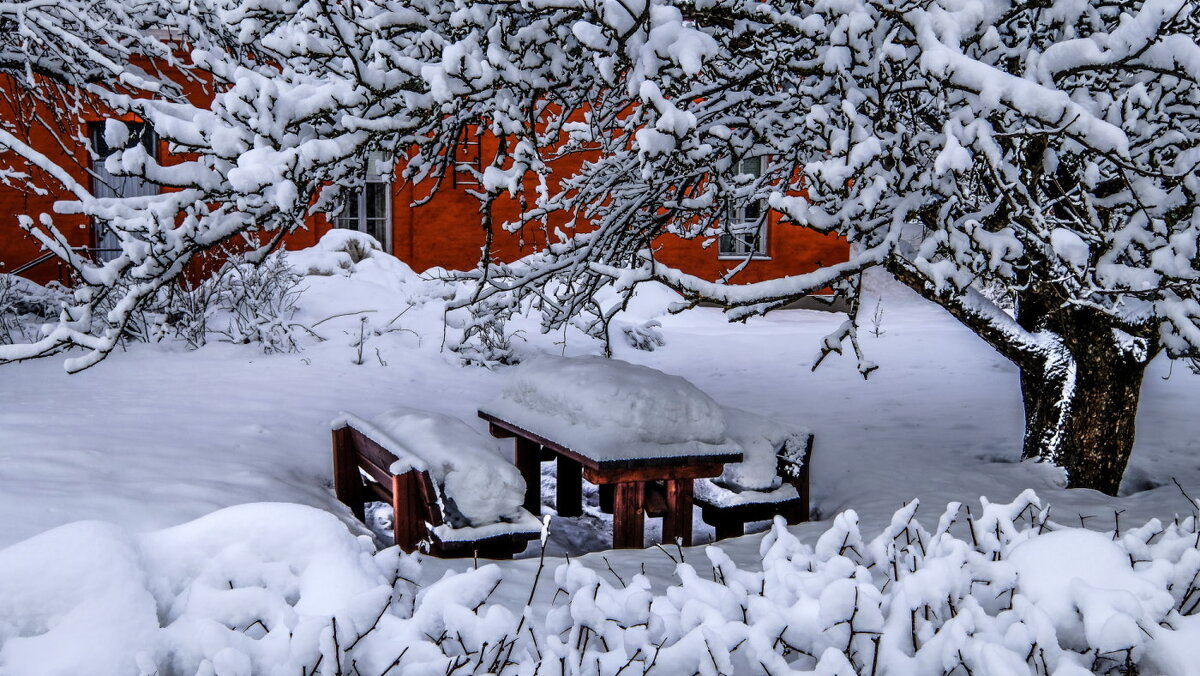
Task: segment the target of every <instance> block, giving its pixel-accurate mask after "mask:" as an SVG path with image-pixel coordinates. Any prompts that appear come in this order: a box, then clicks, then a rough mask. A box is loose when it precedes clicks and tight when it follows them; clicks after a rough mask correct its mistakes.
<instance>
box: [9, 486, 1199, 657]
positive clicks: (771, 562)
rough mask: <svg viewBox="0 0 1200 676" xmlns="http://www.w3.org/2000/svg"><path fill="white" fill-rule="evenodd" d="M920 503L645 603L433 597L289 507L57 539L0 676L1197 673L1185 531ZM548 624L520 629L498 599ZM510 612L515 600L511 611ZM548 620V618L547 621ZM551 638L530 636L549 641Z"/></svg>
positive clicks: (684, 574) (495, 578) (30, 568)
mask: <svg viewBox="0 0 1200 676" xmlns="http://www.w3.org/2000/svg"><path fill="white" fill-rule="evenodd" d="M916 512H917V504H916V503H915V502H914V503H912V504H909V505H907V506H906V507H904V508H902V509H901V510H899V511H898V512H897V513H896V515H895V516H894V518H893V519H892V521H891V524H890V525H889V526H888V527H887V528H885V529H884V530H883V531H882V532H881V533H878V534H876V535H874V537H871V538H869V539H868V538H867V537H866V535H865V534H864V533H862V532H861V531H860V529H859V526H858V523H857V518H856V516H855V514H854V513H853V512H845V513H842V514H840V515H838V516H837V517H835V518H834V520H833V522H832V524H831V525H830V527H829V529H828V530H827V531H825V532H824V533H823V534H822V535H821V536H820V537H819V538H817V539H816V541H815V542H813V543H804V542H801V541H800V540H799V539H797V538H796V536H795V535H793V534H792V533H791V532H789V531H788V529H787V527H786V526H785V525H784V524H783V523H782V521H778V522H776V524H775V526H774V527H773V529H772V530H771V531H770V533H768V535H767V536H766V537H765V538H764V539H763V540H762V544H761V547H760V560H759V561H758V562H757V563H755V564H754V565H751V566H743V565H738V564H736V563H734V561H732V560H731V559H730V558H729V557H728V556H727V555H726V554H725V552H724V551H723V550H722V549H721V548H720V547H716V546H712V547H708V548H707V549H705V556H704V557H703V559H701V560H699V561H696V560H690V561H681V562H679V563H678V564H677V566H676V570H675V573H676V577H677V582H676V583H675V584H673V585H671V586H669V587H668V588H666V589H664V590H656V589H654V588H653V587H652V585H651V582H650V581H649V579H648V578H646V577H645V576H644V575H641V574H637V573H634V572H633V571H629V574H627V575H626V574H625V573H626V571H625V570H624V569H623V568H622V564H623V563H625V562H624V561H622V558H621V557H620V556H619V555H613V556H611V559H610V562H611V567H610V569H609V570H608V571H598V570H594V569H591V568H588V567H587V566H585V565H584V564H583V563H581V562H580V561H578V560H574V561H571V562H569V563H567V564H565V565H561V566H559V567H558V568H557V570H555V571H554V572H553V574H552V576H551V574H550V573H543V572H542V570H541V568H540V567H539V570H538V574H537V576H536V577H534V578H533V579H530V578H529V576H528V575H525V574H522V575H519V576H516V575H514V576H512V577H511V578H509V577H506V572H507V571H508V570H509V569H506V568H503V567H501V566H497V565H494V564H489V565H483V566H479V567H478V568H477V569H471V570H467V571H466V572H463V573H457V574H453V573H450V574H447V575H446V576H445V577H443V578H442V579H440V580H437V581H435V582H432V583H430V584H428V585H426V586H424V587H420V586H418V585H417V584H415V583H414V581H415V580H418V579H419V576H420V569H419V566H420V560H421V559H420V558H419V557H408V556H405V555H403V554H400V553H399V551H398V549H397V548H389V549H386V550H383V551H380V552H374V551H373V546H372V545H371V544H370V539H369V538H367V537H366V536H354V535H352V534H350V533H348V532H347V531H346V530H345V528H344V526H343V525H342V524H341V523H340V522H338V520H337V519H336V518H334V517H333V516H332V515H329V514H327V513H324V512H321V511H319V510H315V509H311V508H307V507H300V506H295V505H277V504H261V505H242V506H238V507H232V508H228V509H225V510H221V511H220V512H217V513H214V514H212V515H209V516H207V517H204V518H202V519H198V520H196V521H194V522H192V523H188V524H184V525H181V526H177V527H174V528H169V529H167V530H164V531H159V532H157V533H150V534H144V535H132V534H129V533H126V532H124V531H121V530H119V529H117V528H116V527H113V526H108V525H104V524H99V523H78V524H72V525H68V526H64V527H61V528H58V529H55V530H53V531H49V532H47V533H44V534H42V535H39V536H36V537H34V538H31V539H30V540H27V541H25V542H21V543H18V544H17V545H14V546H12V547H10V548H8V549H6V550H3V551H0V665H3V668H4V669H6V670H7V671H8V672H10V673H14V674H16V673H20V674H23V675H36V674H50V673H87V674H92V675H95V676H107V675H109V674H112V675H113V676H117V675H120V676H125V675H128V674H139V675H142V676H150V675H151V674H155V673H158V674H166V673H171V674H178V675H181V676H182V675H188V676H190V675H192V674H204V675H205V676H213V675H214V674H215V675H220V676H226V675H246V674H256V675H258V674H262V675H275V674H279V675H288V676H294V675H295V674H325V675H332V674H355V673H357V674H370V675H372V676H374V675H375V674H381V675H382V674H400V673H403V674H445V673H460V674H462V673H470V674H483V673H499V674H530V673H535V671H536V673H542V674H546V673H548V674H595V675H605V676H616V675H617V674H647V673H661V674H676V673H683V674H692V673H699V674H734V673H745V674H764V673H766V674H783V673H796V674H829V675H833V674H838V675H850V674H856V673H857V674H1051V673H1054V674H1089V673H1102V674H1131V673H1155V674H1181V675H1182V674H1188V673H1194V672H1193V671H1191V670H1192V669H1193V668H1194V664H1195V660H1194V653H1195V646H1196V645H1197V641H1200V616H1197V615H1196V611H1197V609H1198V607H1200V587H1198V586H1197V573H1198V572H1200V549H1198V548H1197V525H1196V518H1195V516H1194V515H1193V516H1188V517H1187V518H1184V519H1177V520H1176V521H1174V522H1171V523H1165V524H1164V523H1160V522H1159V521H1157V520H1155V521H1151V522H1150V523H1147V524H1145V525H1143V526H1141V527H1138V528H1134V529H1130V530H1124V531H1120V532H1110V533H1099V532H1095V531H1088V530H1084V529H1081V528H1074V527H1063V526H1059V525H1056V524H1054V523H1053V522H1051V521H1050V520H1049V518H1048V517H1049V510H1048V509H1042V508H1041V506H1040V504H1039V502H1038V500H1037V497H1036V496H1034V495H1033V494H1032V493H1026V494H1023V495H1021V496H1020V497H1019V498H1018V499H1017V500H1016V501H1015V502H1013V503H1011V504H989V503H987V502H986V501H985V502H984V503H983V506H982V509H981V510H980V512H979V513H978V514H974V513H972V511H971V510H969V509H964V508H963V506H962V505H959V504H951V505H949V506H948V507H947V509H946V510H945V511H944V512H943V513H942V514H941V515H940V517H939V518H938V519H937V523H936V525H935V526H934V527H933V528H932V529H928V528H926V527H925V526H924V525H922V524H921V523H920V522H919V521H918V520H917V518H916ZM502 583H503V584H505V585H517V586H518V590H519V591H517V592H516V594H515V595H516V596H518V597H524V596H525V595H526V594H528V595H529V597H530V598H534V597H536V595H535V594H534V593H533V591H534V590H535V589H538V588H539V585H540V588H541V589H542V591H543V592H550V591H551V590H553V589H554V585H557V590H555V591H554V592H553V593H550V594H545V593H544V594H543V596H544V597H545V598H548V599H549V600H548V601H539V602H538V605H537V606H536V607H534V608H526V609H524V610H522V609H519V608H513V607H511V606H509V607H505V606H504V605H503V604H502V603H501V602H500V601H499V600H498V599H496V598H495V597H494V594H495V592H496V590H497V588H498V587H499V586H500V585H501V584H502ZM512 595H513V593H512V591H511V590H510V592H509V596H510V597H511V596H512ZM546 603H548V604H549V606H550V607H549V609H548V610H547V609H546V608H545V607H544V605H542V604H546ZM543 617H544V620H543V619H542V618H543Z"/></svg>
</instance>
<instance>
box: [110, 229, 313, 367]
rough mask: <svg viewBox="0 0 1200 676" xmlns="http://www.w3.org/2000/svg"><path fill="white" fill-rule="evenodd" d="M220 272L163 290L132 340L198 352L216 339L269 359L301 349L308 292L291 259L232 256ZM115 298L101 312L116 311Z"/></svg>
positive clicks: (131, 331) (132, 323)
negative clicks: (300, 307) (303, 298)
mask: <svg viewBox="0 0 1200 676" xmlns="http://www.w3.org/2000/svg"><path fill="white" fill-rule="evenodd" d="M227 256H228V257H227V259H226V260H225V261H224V262H223V263H221V264H220V266H219V267H218V268H217V271H216V272H215V273H213V275H212V276H210V277H208V278H207V279H203V280H201V281H200V282H198V283H192V282H189V281H186V280H184V281H181V282H180V283H178V284H173V285H170V286H167V287H164V288H162V289H159V290H158V292H157V293H156V294H155V295H154V297H153V299H152V300H151V301H149V302H147V303H146V305H145V306H143V307H142V308H140V309H139V310H138V311H137V312H135V313H133V314H131V315H129V321H128V322H127V323H126V325H125V328H124V336H125V338H126V339H128V340H133V341H139V342H160V341H163V340H178V341H181V342H183V343H185V344H186V345H187V346H188V347H191V348H198V347H200V346H202V345H204V344H206V343H207V342H208V341H209V340H211V339H214V338H215V339H217V340H222V341H227V342H232V343H241V344H249V343H254V344H258V345H260V346H261V347H262V350H263V351H264V352H266V353H268V354H270V353H273V352H292V351H296V350H298V349H300V346H301V343H300V340H301V339H302V338H303V337H304V336H307V335H310V333H309V332H307V331H305V330H304V329H303V327H301V326H300V325H299V324H298V323H296V322H294V321H293V316H294V315H295V312H296V302H297V301H298V300H299V298H300V294H301V292H302V291H303V287H302V286H301V280H302V277H301V276H300V274H298V273H297V272H296V271H295V270H293V269H292V267H291V265H290V263H289V260H288V256H287V255H286V254H285V253H284V252H282V251H281V252H277V253H275V254H272V255H270V256H268V257H267V258H266V259H265V260H263V261H262V262H260V263H250V262H247V261H246V259H245V257H244V256H243V255H240V254H236V253H234V254H227ZM119 299H120V295H119V294H114V295H113V296H111V297H110V299H109V300H108V301H106V302H105V303H102V304H101V305H100V306H99V307H100V309H101V310H102V311H111V309H112V308H110V307H109V305H110V304H111V303H116V302H119Z"/></svg>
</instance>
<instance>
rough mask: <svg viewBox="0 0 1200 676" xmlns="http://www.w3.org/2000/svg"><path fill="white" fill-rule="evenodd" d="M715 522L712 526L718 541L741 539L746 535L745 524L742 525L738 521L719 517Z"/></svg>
mask: <svg viewBox="0 0 1200 676" xmlns="http://www.w3.org/2000/svg"><path fill="white" fill-rule="evenodd" d="M715 520H716V523H715V524H713V528H715V529H716V531H717V539H718V540H724V539H726V538H736V537H741V536H743V535H745V534H746V524H744V523H742V522H741V521H740V520H738V519H731V518H729V517H720V518H718V519H715Z"/></svg>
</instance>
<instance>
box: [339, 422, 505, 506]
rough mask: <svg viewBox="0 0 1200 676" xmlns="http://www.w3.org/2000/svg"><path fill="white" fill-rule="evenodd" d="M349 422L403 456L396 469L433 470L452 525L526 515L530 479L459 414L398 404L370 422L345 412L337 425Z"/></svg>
mask: <svg viewBox="0 0 1200 676" xmlns="http://www.w3.org/2000/svg"><path fill="white" fill-rule="evenodd" d="M346 424H350V425H352V426H354V427H355V428H356V429H358V430H359V431H361V432H363V433H364V434H366V435H367V436H369V437H370V438H371V439H372V440H374V441H375V442H376V443H378V444H379V445H381V446H383V447H384V448H386V449H387V450H389V451H391V452H392V453H393V454H395V455H396V457H397V458H399V460H398V461H397V462H395V463H393V464H392V466H391V467H390V468H389V471H391V472H392V473H393V474H402V473H404V472H407V471H409V470H410V469H417V470H424V471H428V472H429V476H430V478H431V479H432V480H433V482H434V483H436V484H437V485H438V486H439V487H441V489H442V493H443V499H444V500H445V502H446V505H445V506H446V507H447V509H446V510H445V511H446V519H447V521H448V522H449V523H450V525H451V526H454V527H460V526H472V527H480V526H486V525H488V524H494V523H498V522H501V521H516V520H519V519H520V518H521V516H522V514H521V504H522V502H523V501H524V496H525V480H524V479H523V478H521V473H520V472H519V471H517V468H516V467H515V466H513V464H512V462H511V460H510V459H509V458H508V457H507V456H506V455H505V453H504V452H503V451H502V450H501V448H500V445H499V443H498V442H497V441H496V440H495V439H492V438H490V437H485V436H483V435H482V434H480V433H478V432H476V431H475V430H474V429H472V428H471V427H469V426H468V425H467V424H466V423H464V422H463V421H461V420H459V419H458V418H455V417H452V416H448V415H442V414H440V413H434V412H431V411H422V410H419V409H415V408H407V407H397V408H393V409H391V410H388V411H385V412H384V413H381V414H380V415H378V416H376V417H375V418H373V419H372V420H371V421H370V422H366V421H363V420H361V419H359V418H356V417H354V416H351V415H346V414H344V415H343V416H342V417H340V418H338V419H337V420H335V421H334V424H333V426H334V428H335V429H336V428H338V427H341V426H343V425H346Z"/></svg>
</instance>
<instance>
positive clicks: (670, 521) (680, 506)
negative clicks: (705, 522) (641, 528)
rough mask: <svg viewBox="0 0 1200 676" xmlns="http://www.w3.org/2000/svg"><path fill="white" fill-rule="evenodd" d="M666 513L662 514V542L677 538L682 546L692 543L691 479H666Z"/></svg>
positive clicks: (671, 542) (670, 542)
mask: <svg viewBox="0 0 1200 676" xmlns="http://www.w3.org/2000/svg"><path fill="white" fill-rule="evenodd" d="M665 483H666V485H667V513H666V514H664V515H663V521H662V539H663V544H664V545H665V544H673V543H674V542H675V538H679V540H680V541H681V542H682V544H683V546H684V547H688V546H690V545H691V544H692V480H691V479H667V480H666V482H665Z"/></svg>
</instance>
